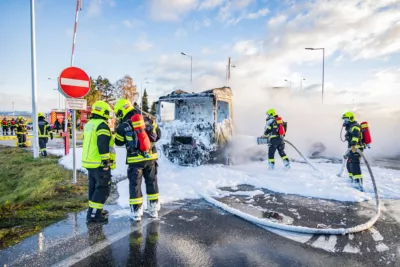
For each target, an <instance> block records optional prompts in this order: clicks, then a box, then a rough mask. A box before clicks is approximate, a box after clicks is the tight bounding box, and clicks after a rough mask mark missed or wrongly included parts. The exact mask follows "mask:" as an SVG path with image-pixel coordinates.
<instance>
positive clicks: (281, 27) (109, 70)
mask: <svg viewBox="0 0 400 267" xmlns="http://www.w3.org/2000/svg"><path fill="white" fill-rule="evenodd" d="M332 2H334V1H327V0H315V1H312V2H310V1H278V0H259V1H256V0H230V1H228V0H168V1H167V0H146V1H141V0H83V10H82V11H81V12H80V14H79V25H78V33H77V45H76V53H75V63H74V65H75V66H77V67H80V68H82V69H84V70H86V71H87V73H88V74H89V75H91V76H94V77H97V76H98V75H102V76H104V77H107V78H109V79H110V80H111V81H113V82H114V81H116V80H117V79H119V78H121V77H122V76H123V75H125V74H129V75H131V76H132V77H133V78H134V80H135V81H136V82H137V83H139V84H140V81H142V80H144V79H147V80H148V81H150V82H151V83H150V84H148V85H147V87H148V91H149V94H150V96H151V99H152V100H154V99H156V98H157V96H160V95H161V94H163V93H165V92H170V91H172V90H174V89H176V88H182V89H184V90H185V89H186V90H191V91H199V90H205V89H209V88H212V87H218V86H222V85H224V84H225V66H226V61H227V57H228V56H231V57H232V60H233V63H234V64H235V65H236V68H235V69H233V70H232V81H231V86H232V88H233V91H234V93H235V91H237V92H238V94H239V95H240V94H241V93H242V92H244V91H250V90H253V88H264V87H265V86H267V87H268V86H287V84H285V82H284V80H285V79H288V80H291V81H293V83H292V86H293V87H298V86H299V83H300V78H301V77H304V78H305V79H306V81H305V82H304V86H305V87H308V88H309V89H310V90H311V89H313V88H316V90H317V89H318V88H319V87H318V84H320V83H321V81H320V80H321V58H322V54H321V52H320V51H306V50H304V47H307V46H310V47H325V48H326V62H325V64H326V66H325V82H326V84H325V88H326V90H327V91H328V92H331V93H332V94H336V95H337V94H339V93H338V92H342V93H340V94H341V95H342V96H343V97H342V98H340V100H338V101H342V102H350V101H352V99H353V98H354V97H356V98H357V99H358V100H359V101H371V100H374V99H376V95H377V92H380V91H381V93H382V94H383V95H385V94H386V95H391V94H393V93H394V92H396V91H395V88H397V87H398V86H399V85H400V78H398V77H400V75H399V74H400V71H399V69H400V55H399V50H400V38H398V37H400V15H399V14H400V12H399V4H398V3H397V1H394V0H382V1H375V0H365V1H361V4H358V2H360V1H356V0H338V1H336V2H335V3H332ZM378 2H379V3H378ZM75 5H76V1H75V0H63V1H60V0H36V40H37V43H36V46H37V83H38V99H39V107H40V109H42V110H45V111H47V110H49V109H51V108H56V107H57V106H58V100H57V92H55V91H53V90H52V89H53V88H55V87H56V83H55V81H50V80H48V78H49V77H51V78H56V77H57V76H58V75H59V73H60V72H61V71H62V69H64V68H65V67H68V66H69V62H70V56H71V45H72V30H73V25H74V18H75ZM0 10H1V11H3V12H2V14H3V15H2V16H1V17H0V35H1V36H2V41H1V42H0V58H1V64H0V97H1V99H0V110H10V109H11V102H15V107H16V109H23V110H30V103H31V102H30V101H31V100H30V98H29V97H30V93H31V69H30V64H31V61H30V60H31V58H30V6H29V1H25V0H2V1H0ZM182 51H183V52H186V53H188V54H190V55H192V56H193V64H194V65H193V77H194V81H193V85H192V87H190V83H189V79H190V60H189V58H187V57H184V56H182V55H180V52H182ZM382 73H384V75H381V74H382ZM382 88H384V90H382ZM260 90H261V89H260ZM318 90H320V89H318ZM254 92H256V91H254ZM360 92H362V93H361V94H360ZM397 97H398V95H397Z"/></svg>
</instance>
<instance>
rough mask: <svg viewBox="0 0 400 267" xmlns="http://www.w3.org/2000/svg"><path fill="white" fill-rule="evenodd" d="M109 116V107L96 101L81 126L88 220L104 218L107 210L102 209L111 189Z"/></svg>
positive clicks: (112, 156) (112, 153) (112, 155)
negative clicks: (86, 180)
mask: <svg viewBox="0 0 400 267" xmlns="http://www.w3.org/2000/svg"><path fill="white" fill-rule="evenodd" d="M110 116H111V108H110V106H109V105H108V104H107V103H106V102H104V101H97V102H95V103H94V104H93V106H92V116H91V118H90V120H89V122H88V123H87V124H86V125H85V128H84V138H83V149H82V166H83V167H84V168H86V169H87V170H88V176H89V209H88V212H87V217H86V219H87V221H88V222H106V221H107V220H108V212H107V211H106V210H103V206H104V203H105V202H106V200H107V198H108V196H109V193H110V189H111V169H115V149H114V140H113V137H112V135H111V130H110V127H109V125H108V124H107V120H108V119H109V118H110Z"/></svg>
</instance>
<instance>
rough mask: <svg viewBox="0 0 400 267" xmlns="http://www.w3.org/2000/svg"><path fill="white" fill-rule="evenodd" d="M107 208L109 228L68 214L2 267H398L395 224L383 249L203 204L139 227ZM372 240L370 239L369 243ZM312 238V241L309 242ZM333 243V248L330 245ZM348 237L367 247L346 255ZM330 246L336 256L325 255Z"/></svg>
mask: <svg viewBox="0 0 400 267" xmlns="http://www.w3.org/2000/svg"><path fill="white" fill-rule="evenodd" d="M108 209H109V210H110V211H111V212H110V214H111V215H110V220H109V223H108V224H106V225H96V224H89V225H87V224H86V222H85V214H84V213H80V214H76V215H75V214H71V216H70V218H69V219H68V220H65V221H62V222H60V223H58V224H55V225H53V226H50V227H48V228H46V229H45V230H44V231H43V232H42V233H40V234H38V235H36V236H33V237H30V238H28V239H26V240H25V241H23V242H22V243H20V244H18V245H16V246H14V247H12V248H9V249H7V250H4V251H1V253H0V263H1V265H2V266H400V256H399V254H400V251H399V247H398V242H397V243H396V244H392V243H391V242H393V240H396V241H397V240H398V238H396V235H397V234H398V233H399V231H398V230H399V226H398V224H394V223H393V225H392V226H391V227H388V228H385V229H386V230H385V229H383V228H382V229H381V228H380V226H378V228H379V232H380V234H382V235H381V236H380V235H379V234H376V233H375V239H381V238H387V237H390V236H392V238H391V239H388V240H387V241H386V239H385V241H384V242H385V244H384V246H386V245H387V246H388V250H382V251H378V250H377V249H376V246H377V244H378V241H377V240H375V239H374V238H372V235H371V233H365V234H364V233H360V236H358V234H356V235H354V236H343V237H338V236H331V237H329V236H307V235H294V236H292V238H288V237H287V236H286V237H285V236H284V234H282V233H279V234H276V233H274V232H271V231H267V230H266V229H264V228H263V227H259V226H257V225H254V224H252V223H249V222H247V221H244V220H242V219H240V218H238V217H236V216H233V215H230V214H228V213H226V212H225V211H223V210H220V209H217V208H215V207H214V206H212V205H210V204H208V203H206V202H205V201H203V200H191V201H189V200H187V201H183V202H181V203H175V204H174V205H168V206H163V208H162V210H161V218H160V219H159V220H153V219H149V218H147V217H146V218H145V219H144V220H143V221H142V222H140V223H135V222H131V221H130V220H129V219H128V217H126V216H122V215H123V214H121V212H120V211H118V210H117V209H118V207H116V206H108ZM389 224H390V223H389ZM386 231H388V232H386ZM364 235H365V236H364ZM368 235H369V236H371V238H367V237H366V236H368ZM382 236H384V237H382ZM307 238H309V239H308V240H309V241H307V242H304V240H306V239H307ZM292 239H293V240H292ZM342 239H343V240H342ZM329 240H331V241H332V240H335V241H336V243H333V246H332V242H330V241H329ZM344 240H348V242H351V243H352V244H353V245H354V246H357V245H358V244H359V243H360V242H363V245H362V249H361V253H358V252H354V251H353V252H345V251H343V250H341V249H340V248H342V247H345V243H346V242H345V241H344ZM324 241H326V244H325V245H324ZM380 241H383V239H381V240H380ZM327 246H330V248H331V249H332V248H333V251H332V250H331V251H329V250H327V249H326V248H327ZM382 247H383V246H382ZM335 248H338V249H337V251H335ZM368 248H369V249H370V250H369V251H368ZM364 250H365V251H364Z"/></svg>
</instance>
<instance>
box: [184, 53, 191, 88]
mask: <svg viewBox="0 0 400 267" xmlns="http://www.w3.org/2000/svg"><path fill="white" fill-rule="evenodd" d="M181 55H184V56H187V57H190V85H191V84H192V81H193V59H192V56H190V55H188V54H186V53H183V52H181Z"/></svg>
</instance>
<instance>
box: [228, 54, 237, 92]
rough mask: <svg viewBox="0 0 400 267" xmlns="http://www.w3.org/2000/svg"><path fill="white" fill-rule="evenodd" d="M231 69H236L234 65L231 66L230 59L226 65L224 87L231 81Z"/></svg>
mask: <svg viewBox="0 0 400 267" xmlns="http://www.w3.org/2000/svg"><path fill="white" fill-rule="evenodd" d="M231 68H236V66H235V65H233V64H232V60H231V57H229V58H228V65H226V73H225V77H226V86H229V82H230V80H231Z"/></svg>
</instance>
